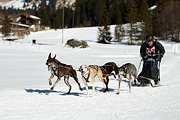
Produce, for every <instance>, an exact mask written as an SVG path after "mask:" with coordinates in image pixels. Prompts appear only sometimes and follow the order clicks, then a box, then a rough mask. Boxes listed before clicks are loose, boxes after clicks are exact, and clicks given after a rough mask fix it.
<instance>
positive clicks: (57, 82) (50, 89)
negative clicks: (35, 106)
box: [50, 78, 61, 90]
mask: <svg viewBox="0 0 180 120" xmlns="http://www.w3.org/2000/svg"><path fill="white" fill-rule="evenodd" d="M60 80H61V79H59V78H58V79H57V80H56V82H55V83H54V84H53V86H52V87H51V89H50V90H53V89H54V87H55V86H56V85H57V83H58V82H59V81H60Z"/></svg>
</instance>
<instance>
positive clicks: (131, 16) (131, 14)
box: [126, 0, 138, 44]
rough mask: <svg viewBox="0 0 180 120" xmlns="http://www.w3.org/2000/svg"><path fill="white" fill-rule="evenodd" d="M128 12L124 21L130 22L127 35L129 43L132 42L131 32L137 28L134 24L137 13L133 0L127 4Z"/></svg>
mask: <svg viewBox="0 0 180 120" xmlns="http://www.w3.org/2000/svg"><path fill="white" fill-rule="evenodd" d="M127 10H128V13H127V16H126V21H127V22H129V23H130V31H129V36H130V44H132V40H133V32H135V30H136V29H137V28H136V26H134V24H135V23H136V22H137V15H138V8H137V4H136V2H135V1H134V0H130V1H129V4H128V8H127Z"/></svg>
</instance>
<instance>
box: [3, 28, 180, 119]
mask: <svg viewBox="0 0 180 120" xmlns="http://www.w3.org/2000/svg"><path fill="white" fill-rule="evenodd" d="M112 31H113V29H112ZM61 33H62V31H61V30H57V31H55V30H50V31H41V32H36V33H31V35H29V36H26V37H25V38H24V39H21V40H18V41H14V42H9V41H2V40H0V66H1V67H0V68H1V69H0V119H1V120H10V119H13V120H84V119H86V120H120V119H121V120H134V119H136V120H179V119H180V114H179V113H180V102H179V100H180V94H179V93H180V87H179V86H180V81H179V79H180V74H179V73H180V72H179V71H180V64H179V60H180V51H178V50H179V49H178V48H179V47H174V46H179V44H173V43H171V42H167V41H161V43H162V44H163V45H164V47H165V49H166V54H165V56H164V58H163V60H162V63H161V84H162V85H163V86H161V87H156V88H152V87H151V86H148V87H137V86H133V87H132V93H130V94H129V92H128V91H129V90H128V84H127V80H126V79H123V82H122V86H121V93H120V94H119V95H116V94H115V93H116V92H117V88H118V80H115V79H114V78H113V77H110V82H109V89H110V90H109V92H107V93H103V92H102V89H103V85H102V83H101V82H100V81H99V80H98V78H96V81H97V82H96V90H97V91H98V92H97V93H94V94H93V93H92V90H91V84H89V86H90V97H88V98H87V97H86V90H85V87H84V84H83V82H82V78H81V75H80V73H79V72H78V78H79V81H80V83H81V86H82V87H83V89H84V90H83V91H80V90H79V89H78V86H77V84H76V83H75V82H74V80H73V79H72V78H70V83H71V85H72V91H71V94H70V95H67V94H66V92H67V91H68V87H67V86H66V85H65V83H64V81H63V80H61V81H60V82H59V83H58V85H57V86H56V87H55V89H54V91H50V86H49V84H48V83H49V81H48V79H49V77H50V73H49V71H48V69H47V66H46V65H45V63H46V60H47V57H48V54H49V53H50V52H51V53H52V55H55V54H56V55H57V59H58V60H60V61H61V62H63V63H66V64H71V65H73V66H74V68H78V67H79V66H80V65H82V64H87V65H90V64H94V65H103V64H105V63H106V62H115V63H117V64H118V65H122V64H125V63H127V62H131V63H133V64H135V66H136V67H137V68H138V67H139V63H140V56H139V49H140V46H126V45H122V44H108V45H104V44H98V43H96V37H97V27H92V28H76V29H65V30H64V33H65V34H64V40H63V44H62V34H61ZM0 36H1V35H0ZM71 38H76V39H78V40H85V41H87V43H88V45H89V46H90V47H89V48H86V49H78V48H75V49H72V48H67V47H64V44H65V43H66V40H68V39H71ZM0 39H1V38H0ZM33 39H36V41H37V43H42V44H43V43H44V44H45V45H32V43H31V42H32V40H33ZM175 48H177V49H175ZM174 51H175V52H174ZM139 71H141V68H140V70H139ZM55 80H56V78H54V79H53V82H54V81H55Z"/></svg>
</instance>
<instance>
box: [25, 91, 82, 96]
mask: <svg viewBox="0 0 180 120" xmlns="http://www.w3.org/2000/svg"><path fill="white" fill-rule="evenodd" d="M24 90H25V91H26V92H27V93H37V94H45V95H49V94H50V93H58V94H60V95H64V96H65V95H74V96H80V94H83V93H79V92H71V93H70V94H67V93H64V92H61V91H55V90H40V89H24Z"/></svg>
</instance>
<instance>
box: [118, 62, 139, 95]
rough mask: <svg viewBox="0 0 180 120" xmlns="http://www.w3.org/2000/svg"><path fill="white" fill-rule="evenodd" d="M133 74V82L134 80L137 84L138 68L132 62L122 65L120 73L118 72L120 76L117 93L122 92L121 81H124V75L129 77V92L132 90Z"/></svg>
mask: <svg viewBox="0 0 180 120" xmlns="http://www.w3.org/2000/svg"><path fill="white" fill-rule="evenodd" d="M132 76H133V77H134V81H133V82H134V84H136V82H137V79H136V76H137V69H136V67H135V65H133V64H131V63H127V64H124V65H122V66H121V67H120V68H119V74H118V77H119V87H118V92H117V94H119V93H120V84H121V81H122V77H124V78H127V79H128V80H129V92H131V81H132Z"/></svg>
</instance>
